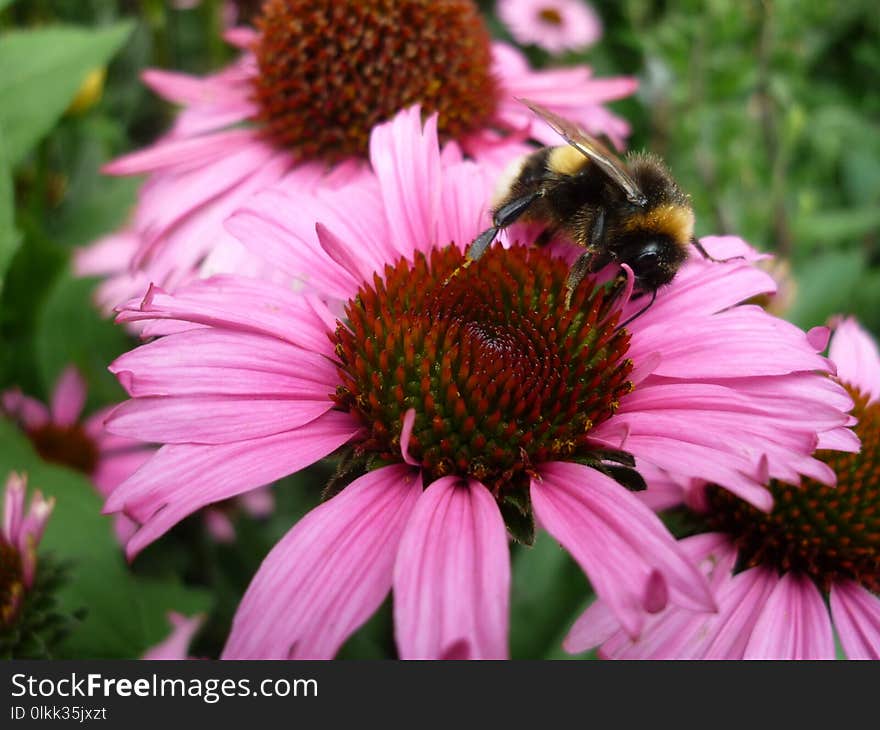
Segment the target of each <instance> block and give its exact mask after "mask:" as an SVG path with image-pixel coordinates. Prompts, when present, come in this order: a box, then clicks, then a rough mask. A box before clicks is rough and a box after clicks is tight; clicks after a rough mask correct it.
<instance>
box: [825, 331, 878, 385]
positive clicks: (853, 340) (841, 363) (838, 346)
mask: <svg viewBox="0 0 880 730" xmlns="http://www.w3.org/2000/svg"><path fill="white" fill-rule="evenodd" d="M829 356H830V357H831V359H832V360H833V361H834V363H835V364H836V365H837V377H838V378H840V379H841V380H842V381H843V382H844V383H850V384H851V385H854V386H855V387H857V388H858V389H859V390H861V391H862V392H863V393H867V394H868V396H869V397H870V399H871V402H873V401H875V400H877V399H878V398H880V351H878V349H877V343H876V342H875V341H874V340H873V339H872V337H871V336H870V335H869V334H868V333H867V332H866V331H865V330H864V328H862V327H861V326H860V325H859V323H858V322H857V321H856V320H855V319H853V318H852V317H847V318H846V319H843V320H842V321H841V322H840V323H839V324H838V325H837V327H836V329H835V330H834V337H833V338H832V340H831V349H830V351H829Z"/></svg>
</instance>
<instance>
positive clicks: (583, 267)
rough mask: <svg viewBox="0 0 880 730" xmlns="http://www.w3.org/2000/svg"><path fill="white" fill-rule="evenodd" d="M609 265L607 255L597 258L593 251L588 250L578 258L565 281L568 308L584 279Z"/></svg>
mask: <svg viewBox="0 0 880 730" xmlns="http://www.w3.org/2000/svg"><path fill="white" fill-rule="evenodd" d="M607 263H608V257H607V256H606V255H603V254H600V255H598V256H597V255H596V252H595V251H593V250H591V249H587V250H586V251H584V252H583V253H582V254H581V255H580V256H578V257H577V260H576V261H575V262H574V263H573V264H572V265H571V268H570V269H569V271H568V279H566V280H565V306H566V307H568V306H569V305H570V304H571V297H572V295H573V294H574V290H575V289H577V288H578V285H579V284H580V283H581V282H582V281H583V280H584V277H585V276H586V275H587V274H593V273H595V272H596V271H598V270H599V269H601V268H602V267H603V266H605V264H607Z"/></svg>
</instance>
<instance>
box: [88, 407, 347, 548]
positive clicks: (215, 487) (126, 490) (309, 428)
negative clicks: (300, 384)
mask: <svg viewBox="0 0 880 730" xmlns="http://www.w3.org/2000/svg"><path fill="white" fill-rule="evenodd" d="M358 431H359V427H358V426H357V424H355V423H354V422H353V420H352V418H351V416H349V415H348V414H347V413H345V414H343V413H339V412H337V411H330V412H329V413H325V414H324V415H323V416H321V417H320V418H318V419H316V420H315V421H312V422H311V423H310V424H308V425H306V426H303V427H302V428H300V429H297V430H295V431H287V432H284V433H279V434H274V435H272V436H267V437H264V438H260V439H253V440H250V441H239V442H233V443H229V444H222V445H219V446H215V445H202V444H195V445H193V444H172V445H170V446H163V447H162V448H160V449H159V450H158V451H157V452H156V455H155V456H154V457H153V458H152V459H151V460H150V461H149V462H147V463H146V464H145V465H144V466H143V467H142V468H141V469H139V470H138V471H137V472H135V474H133V475H132V476H131V477H130V478H129V479H128V480H126V481H125V482H123V483H122V484H121V485H120V486H119V487H117V488H116V490H115V491H114V492H113V493H112V494H111V495H110V497H109V499H108V500H107V504H106V505H105V507H104V512H105V513H108V512H118V511H124V512H125V513H126V514H127V515H128V516H129V517H131V518H133V519H134V520H136V521H137V522H139V523H141V528H140V529H139V530H138V532H137V533H136V534H135V535H134V536H133V537H132V539H131V541H130V542H129V543H128V545H127V546H126V553H127V554H128V556H129V557H133V556H134V555H136V554H137V553H138V552H139V551H140V550H141V549H143V548H144V547H145V546H147V545H149V544H150V543H151V542H152V541H153V540H155V539H156V538H158V537H160V536H161V535H163V534H164V533H165V532H167V531H168V530H169V529H170V528H171V527H173V526H174V525H175V524H177V523H178V522H179V521H180V520H182V519H183V518H184V517H186V516H187V515H189V514H192V513H193V512H195V511H196V510H197V509H199V508H201V507H204V506H205V505H207V504H211V503H213V502H219V501H220V500H223V499H228V498H230V497H234V496H235V495H237V494H241V493H242V492H246V491H248V490H249V489H254V488H255V487H261V486H263V485H265V484H268V483H270V482H273V481H275V480H276V479H280V478H281V477H283V476H287V475H288V474H293V473H294V472H297V471H299V470H300V469H303V468H304V467H306V466H309V465H310V464H313V463H314V462H316V461H317V460H318V459H321V458H323V457H325V456H327V455H328V454H329V453H331V452H332V451H334V450H335V449H337V448H338V447H340V446H341V445H342V444H344V443H346V442H347V441H348V440H349V439H351V438H352V437H353V436H354V435H355V434H357V432H358Z"/></svg>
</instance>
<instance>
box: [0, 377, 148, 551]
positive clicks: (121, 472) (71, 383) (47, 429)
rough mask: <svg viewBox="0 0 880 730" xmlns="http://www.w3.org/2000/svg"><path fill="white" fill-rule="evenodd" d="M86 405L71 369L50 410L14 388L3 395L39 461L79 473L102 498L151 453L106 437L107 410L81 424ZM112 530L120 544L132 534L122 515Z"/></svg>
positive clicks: (126, 440) (136, 442) (5, 405)
mask: <svg viewBox="0 0 880 730" xmlns="http://www.w3.org/2000/svg"><path fill="white" fill-rule="evenodd" d="M85 402H86V384H85V382H84V381H83V379H82V376H81V375H80V374H79V372H78V371H77V369H76V368H75V367H74V366H72V365H69V366H68V367H66V368H65V369H64V370H63V371H62V373H61V375H59V377H58V380H57V381H56V383H55V389H54V390H53V392H52V398H51V401H50V404H49V406H46V405H44V404H43V403H41V402H40V401H38V400H36V399H34V398H31V397H29V396H26V395H24V394H23V393H22V392H21V391H20V390H18V389H17V388H14V389H11V390H7V391H6V392H4V393H3V395H2V406H3V411H4V413H5V415H6V416H7V417H8V418H11V419H12V420H14V421H16V422H17V423H18V424H19V425H20V426H21V428H22V429H23V430H24V432H25V433H26V434H27V436H28V438H29V439H30V440H31V442H32V443H33V445H34V448H35V449H36V450H37V453H39V454H40V456H41V457H42V458H43V459H45V460H46V461H50V462H53V463H57V464H62V465H64V466H67V467H70V468H72V469H75V470H76V471H79V472H82V473H83V474H85V475H86V476H88V477H89V479H91V481H92V483H93V484H94V485H95V488H96V489H97V490H98V493H99V494H101V495H102V496H104V497H107V496H108V495H109V494H110V493H111V492H112V491H113V490H114V489H115V488H116V487H117V486H118V485H119V484H121V483H122V482H123V481H124V480H125V479H127V478H128V477H129V476H131V474H133V473H134V472H135V471H136V470H137V469H138V468H139V467H140V466H141V465H142V464H144V463H145V462H146V461H147V460H148V459H149V458H150V456H151V455H152V454H153V452H154V450H155V449H154V448H152V447H150V446H148V445H145V444H143V443H142V442H141V441H139V440H137V439H129V438H124V437H120V436H116V435H113V434H111V433H108V432H107V431H105V430H104V419H105V418H106V416H107V415H108V414H109V413H110V411H111V410H112V409H113V407H112V406H110V407H108V408H104V409H101V410H100V411H97V412H96V413H93V414H92V415H91V416H89V417H88V418H87V419H85V420H81V419H80V416H81V415H82V410H83V406H84V405H85ZM115 527H116V532H117V534H118V536H119V539H120V540H122V541H125V540H127V539H128V538H129V537H130V536H131V534H132V532H133V530H134V525H133V524H132V523H131V522H130V521H129V520H127V519H125V518H124V517H123V516H121V515H120V516H119V517H117V519H116V520H115Z"/></svg>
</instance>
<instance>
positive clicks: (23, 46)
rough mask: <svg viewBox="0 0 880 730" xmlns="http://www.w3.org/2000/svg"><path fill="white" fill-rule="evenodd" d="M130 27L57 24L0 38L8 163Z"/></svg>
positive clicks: (1, 111) (0, 112)
mask: <svg viewBox="0 0 880 730" xmlns="http://www.w3.org/2000/svg"><path fill="white" fill-rule="evenodd" d="M131 29H132V24H131V23H130V22H125V23H118V24H115V25H112V26H108V27H106V28H99V29H88V28H77V27H72V26H57V27H52V28H39V29H37V30H19V31H12V32H9V33H6V34H4V35H3V36H2V37H0V125H2V126H3V128H4V129H5V132H6V149H7V154H8V156H9V160H10V164H11V165H15V164H16V163H18V162H20V161H21V160H22V158H24V156H25V155H26V154H27V153H28V152H29V151H30V150H31V148H32V147H33V146H34V144H36V142H37V141H39V140H40V139H41V138H42V137H43V136H44V135H45V134H46V133H47V132H48V131H49V130H50V129H51V128H52V127H53V126H54V124H55V122H56V121H57V120H58V119H59V118H60V117H61V115H62V114H63V113H64V110H65V109H67V107H68V105H69V104H70V102H71V101H72V100H73V97H74V96H76V92H77V91H78V90H79V87H80V85H81V84H82V82H83V80H84V79H85V77H86V75H87V74H88V73H89V71H91V70H92V69H94V68H97V67H99V66H103V65H104V64H106V63H107V62H108V61H109V60H110V58H111V57H112V56H113V54H114V53H115V52H116V51H117V49H119V47H120V46H121V45H122V44H123V42H124V41H125V39H126V37H127V36H128V34H129V33H130V32H131Z"/></svg>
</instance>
